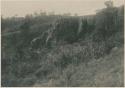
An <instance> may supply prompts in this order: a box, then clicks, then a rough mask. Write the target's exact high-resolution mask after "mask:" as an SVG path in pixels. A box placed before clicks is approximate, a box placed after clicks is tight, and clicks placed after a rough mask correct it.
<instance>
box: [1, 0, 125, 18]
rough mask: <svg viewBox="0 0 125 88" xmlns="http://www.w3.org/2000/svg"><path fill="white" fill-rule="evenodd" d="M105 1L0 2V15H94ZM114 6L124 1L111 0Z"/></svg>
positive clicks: (36, 0) (31, 0) (44, 0)
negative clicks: (50, 13)
mask: <svg viewBox="0 0 125 88" xmlns="http://www.w3.org/2000/svg"><path fill="white" fill-rule="evenodd" d="M105 1H107V0H2V1H1V2H2V3H1V13H2V16H3V17H11V16H15V15H18V16H21V17H22V16H25V15H27V14H33V13H35V12H37V13H39V12H40V11H46V12H53V11H54V12H55V13H56V14H63V13H69V12H70V13H71V14H75V13H77V14H78V15H89V14H95V12H96V11H97V10H99V9H102V8H105V5H104V2H105ZM112 1H113V2H114V5H115V6H120V5H123V3H124V0H112Z"/></svg>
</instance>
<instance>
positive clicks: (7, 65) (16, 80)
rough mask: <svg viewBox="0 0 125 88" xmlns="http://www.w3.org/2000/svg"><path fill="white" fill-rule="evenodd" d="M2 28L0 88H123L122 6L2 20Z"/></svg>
mask: <svg viewBox="0 0 125 88" xmlns="http://www.w3.org/2000/svg"><path fill="white" fill-rule="evenodd" d="M1 26H2V28H1V29H2V30H1V31H2V36H1V37H2V65H1V66H2V76H1V77H2V86H79V87H80V86H86V87H87V86H90V87H91V86H123V83H124V81H123V70H124V63H123V59H124V57H123V54H124V52H123V49H124V47H123V45H124V7H123V6H121V7H110V8H105V9H102V10H101V11H99V12H97V13H96V15H90V16H64V15H45V14H39V15H37V16H32V15H28V16H26V17H22V18H21V17H20V18H19V17H12V18H6V19H5V18H2V21H1Z"/></svg>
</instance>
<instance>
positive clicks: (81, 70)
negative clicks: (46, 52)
mask: <svg viewBox="0 0 125 88" xmlns="http://www.w3.org/2000/svg"><path fill="white" fill-rule="evenodd" d="M123 54H124V52H123V47H122V48H118V49H116V50H112V51H111V53H110V54H109V55H107V56H104V57H101V58H100V59H97V60H95V59H94V60H92V61H90V62H89V63H88V64H87V65H85V64H84V63H81V64H80V65H78V66H74V65H69V66H68V67H67V68H66V69H65V70H64V71H63V74H62V75H61V76H60V78H59V79H57V80H55V79H50V80H49V81H47V82H39V83H35V84H34V86H81V87H82V86H86V87H91V86H96V87H99V86H100V87H101V86H103V87H106V86H107V87H113V86H115V87H117V86H123V82H124V81H123V79H124V78H123V74H124V72H123V68H124V63H123V62H124V57H123ZM68 77H69V79H68Z"/></svg>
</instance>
